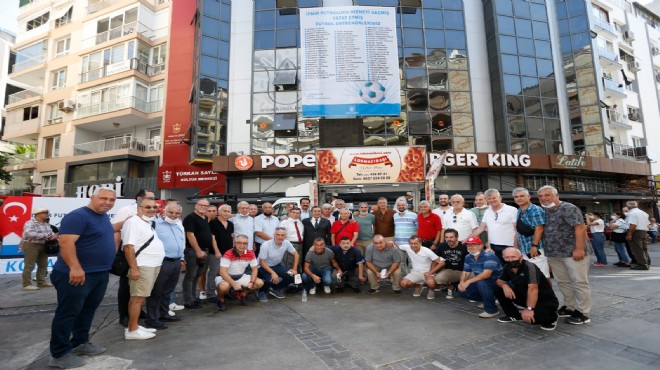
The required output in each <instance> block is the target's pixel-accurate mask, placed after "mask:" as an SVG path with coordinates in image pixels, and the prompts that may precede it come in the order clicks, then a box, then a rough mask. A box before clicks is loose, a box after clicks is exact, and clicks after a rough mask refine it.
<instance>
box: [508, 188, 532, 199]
mask: <svg viewBox="0 0 660 370" xmlns="http://www.w3.org/2000/svg"><path fill="white" fill-rule="evenodd" d="M518 193H525V195H529V190H527V188H523V187H518V188H515V189H513V190H512V191H511V195H513V196H514V197H515V196H516V194H518Z"/></svg>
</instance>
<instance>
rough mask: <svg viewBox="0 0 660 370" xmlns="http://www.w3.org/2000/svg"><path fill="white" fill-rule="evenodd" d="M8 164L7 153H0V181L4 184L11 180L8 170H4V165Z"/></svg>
mask: <svg viewBox="0 0 660 370" xmlns="http://www.w3.org/2000/svg"><path fill="white" fill-rule="evenodd" d="M8 164H9V155H8V154H2V153H0V181H4V182H5V184H7V185H9V182H10V181H11V174H10V173H9V171H5V169H4V167H5V166H7V165H8Z"/></svg>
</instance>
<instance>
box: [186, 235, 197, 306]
mask: <svg viewBox="0 0 660 370" xmlns="http://www.w3.org/2000/svg"><path fill="white" fill-rule="evenodd" d="M183 254H184V258H185V261H186V273H185V275H183V284H182V285H183V302H184V303H185V304H191V303H193V302H194V301H195V297H196V294H195V292H196V291H197V279H199V277H200V272H201V268H200V267H199V266H197V255H196V254H195V250H194V249H192V248H186V249H185V251H184V252H183Z"/></svg>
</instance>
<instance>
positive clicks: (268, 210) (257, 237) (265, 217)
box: [254, 202, 280, 251]
mask: <svg viewBox="0 0 660 370" xmlns="http://www.w3.org/2000/svg"><path fill="white" fill-rule="evenodd" d="M261 211H262V212H263V213H262V214H260V215H258V216H257V217H255V218H254V241H255V243H254V244H255V246H256V247H257V248H256V250H257V251H258V250H259V247H260V246H261V244H263V243H265V242H266V241H268V240H271V239H273V235H275V228H276V227H277V226H278V225H279V224H280V220H279V219H278V218H277V217H275V216H273V205H272V204H271V203H268V202H266V203H264V204H262V205H261Z"/></svg>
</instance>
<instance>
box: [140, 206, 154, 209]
mask: <svg viewBox="0 0 660 370" xmlns="http://www.w3.org/2000/svg"><path fill="white" fill-rule="evenodd" d="M140 208H144V209H158V206H141V207H140Z"/></svg>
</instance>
